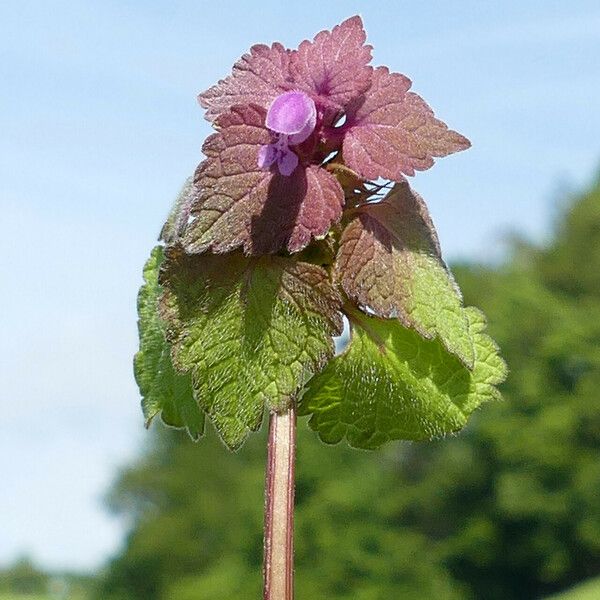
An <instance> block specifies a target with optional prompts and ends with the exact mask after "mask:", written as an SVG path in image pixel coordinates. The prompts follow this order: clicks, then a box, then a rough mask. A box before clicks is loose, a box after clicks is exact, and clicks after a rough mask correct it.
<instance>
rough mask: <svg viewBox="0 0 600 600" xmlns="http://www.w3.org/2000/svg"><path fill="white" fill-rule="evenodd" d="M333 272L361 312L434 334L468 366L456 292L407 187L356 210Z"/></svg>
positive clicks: (422, 209) (464, 321)
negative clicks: (398, 320)
mask: <svg viewBox="0 0 600 600" xmlns="http://www.w3.org/2000/svg"><path fill="white" fill-rule="evenodd" d="M335 270H336V278H337V279H338V280H339V281H340V283H341V285H342V288H343V289H344V291H345V292H346V294H347V295H348V296H349V297H350V298H351V299H353V300H354V301H356V302H357V303H358V304H359V305H361V306H362V307H363V308H368V309H370V310H371V311H372V312H373V313H374V314H375V315H377V316H379V317H387V318H396V317H397V318H398V319H400V321H402V323H403V324H404V325H405V326H407V327H413V328H414V329H416V330H417V331H418V332H419V333H420V334H421V335H423V336H425V337H427V338H432V337H434V336H436V335H437V336H439V338H440V339H441V341H442V342H443V344H444V345H445V346H446V348H447V349H448V350H449V351H450V352H453V353H455V354H456V355H457V356H459V357H460V359H461V360H462V361H463V362H464V363H465V364H466V365H467V366H469V367H472V366H473V360H474V350H473V340H472V337H471V335H470V334H469V322H468V318H467V314H466V312H465V310H464V308H463V306H462V299H461V296H460V292H459V290H458V287H457V285H456V283H455V281H454V278H453V277H452V275H451V273H450V272H449V271H448V269H447V268H446V265H445V264H444V262H443V261H442V258H441V254H440V247H439V243H438V239H437V235H436V232H435V229H434V226H433V223H432V221H431V218H430V216H429V212H428V210H427V206H426V205H425V203H424V202H423V200H422V199H421V198H420V197H419V196H418V194H416V193H415V192H413V191H412V190H411V189H410V186H409V185H408V183H406V182H402V183H398V184H396V186H395V187H394V188H393V190H391V191H390V193H389V194H388V195H387V197H386V198H385V199H384V200H383V201H382V202H378V203H376V204H367V205H364V206H361V207H360V208H358V209H357V211H356V213H355V216H354V218H353V219H352V220H351V221H350V222H349V224H348V226H347V227H346V229H345V230H344V232H343V234H342V237H341V240H340V247H339V252H338V255H337V259H336V268H335Z"/></svg>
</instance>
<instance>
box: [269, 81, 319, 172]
mask: <svg viewBox="0 0 600 600" xmlns="http://www.w3.org/2000/svg"><path fill="white" fill-rule="evenodd" d="M316 123H317V109H316V107H315V103H314V102H313V101H312V100H311V98H309V97H308V96H307V95H306V94H305V93H303V92H285V93H284V94H281V96H277V98H275V100H273V102H272V103H271V106H270V107H269V110H268V111H267V119H266V125H267V127H268V128H269V129H270V130H271V131H272V132H273V133H274V134H275V141H273V142H271V143H270V144H266V145H265V146H262V147H261V149H260V150H259V152H258V166H259V167H260V168H261V169H264V168H267V167H270V166H271V165H272V164H274V163H277V168H278V169H279V172H280V173H281V174H282V175H291V174H292V173H293V171H294V169H295V168H296V167H297V166H298V155H297V154H295V153H294V151H293V150H292V149H291V148H290V146H297V145H298V144H301V143H302V142H304V141H305V140H306V139H307V138H308V136H309V135H310V134H311V133H312V132H313V131H314V129H315V125H316Z"/></svg>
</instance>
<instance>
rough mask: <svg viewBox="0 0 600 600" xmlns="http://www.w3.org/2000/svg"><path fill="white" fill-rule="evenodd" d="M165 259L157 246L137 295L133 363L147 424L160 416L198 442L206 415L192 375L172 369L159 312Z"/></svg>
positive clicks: (169, 351) (147, 265) (147, 264)
mask: <svg viewBox="0 0 600 600" xmlns="http://www.w3.org/2000/svg"><path fill="white" fill-rule="evenodd" d="M162 260H163V249H162V247H160V246H157V247H156V248H154V250H152V254H151V255H150V258H149V259H148V262H147V263H146V265H145V266H144V281H145V283H144V285H143V286H142V287H141V289H140V292H139V294H138V315H139V320H138V330H139V337H140V350H139V352H138V353H137V354H136V355H135V358H134V362H133V365H134V373H135V379H136V381H137V383H138V386H139V388H140V393H141V394H142V398H143V399H142V410H143V412H144V417H145V418H146V424H147V425H149V424H150V422H151V421H152V419H153V418H154V417H155V416H156V415H158V414H159V413H160V414H161V417H162V420H163V422H164V423H165V424H167V425H170V426H172V427H177V428H184V427H185V428H187V430H188V433H189V434H190V436H191V437H192V439H198V438H199V437H200V436H201V435H202V433H203V431H204V414H203V413H202V411H201V410H200V408H199V406H198V404H197V402H196V401H195V400H194V398H193V395H192V384H191V378H190V376H189V375H181V374H179V373H177V372H176V371H175V370H174V369H173V365H172V363H171V349H170V346H169V344H168V343H167V341H166V339H165V327H164V323H163V322H162V320H161V318H160V316H159V313H158V299H159V296H160V294H161V292H162V290H161V286H160V285H159V283H158V272H159V267H160V265H161V263H162Z"/></svg>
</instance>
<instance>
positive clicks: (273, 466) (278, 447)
mask: <svg viewBox="0 0 600 600" xmlns="http://www.w3.org/2000/svg"><path fill="white" fill-rule="evenodd" d="M295 454H296V412H295V409H294V408H293V407H292V408H290V409H289V410H288V411H287V412H285V413H271V417H270V420H269V445H268V452H267V472H266V480H265V546H264V591H263V599H264V600H293V598H294V461H295Z"/></svg>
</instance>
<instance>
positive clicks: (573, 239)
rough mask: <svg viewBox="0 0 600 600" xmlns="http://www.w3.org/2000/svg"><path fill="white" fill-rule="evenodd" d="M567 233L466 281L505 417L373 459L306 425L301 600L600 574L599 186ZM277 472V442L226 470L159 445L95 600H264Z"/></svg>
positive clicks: (143, 463)
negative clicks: (266, 514) (486, 335)
mask: <svg viewBox="0 0 600 600" xmlns="http://www.w3.org/2000/svg"><path fill="white" fill-rule="evenodd" d="M557 223H558V225H557V228H556V232H555V234H554V237H553V239H552V240H551V241H550V242H549V243H548V244H547V245H546V246H544V247H535V246H532V245H530V244H527V243H524V242H515V243H514V245H513V249H512V253H511V255H510V257H509V259H508V260H507V261H506V262H505V263H504V264H502V265H501V266H497V267H490V266H476V265H470V264H464V265H458V266H455V268H454V271H455V274H456V276H457V279H458V281H459V283H460V285H461V287H462V289H463V291H464V293H465V300H466V303H467V304H468V305H470V304H473V305H476V306H479V307H481V308H482V309H483V310H484V312H485V313H486V314H487V315H488V318H489V331H490V334H491V335H492V336H493V337H494V338H495V339H497V340H498V342H499V344H500V345H501V348H502V351H503V354H504V356H505V358H506V359H507V362H508V364H509V368H510V374H509V378H508V380H507V382H506V384H505V385H504V386H503V393H504V397H505V400H504V402H502V403H496V404H493V405H491V404H488V405H486V406H484V407H483V408H482V409H481V410H479V411H478V413H477V414H476V415H475V416H474V418H473V420H472V422H471V424H470V425H469V426H468V428H467V430H466V431H465V432H463V433H461V434H460V435H458V436H457V437H455V438H450V439H445V440H440V441H437V442H434V443H424V444H391V445H388V446H387V447H385V448H384V449H383V450H382V451H380V452H374V453H367V452H361V451H357V450H351V449H349V448H347V447H346V446H345V445H339V446H335V447H327V446H324V445H323V444H322V443H320V442H319V441H318V440H317V438H316V436H315V435H314V434H313V433H312V432H310V431H308V429H307V427H306V425H305V423H304V421H303V420H301V422H300V423H299V429H300V431H299V441H298V463H297V476H298V481H297V513H296V549H297V550H296V592H297V597H298V598H299V599H302V598H330V599H339V600H342V599H343V600H350V599H352V600H378V599H380V598H405V599H412V598H414V599H415V600H416V599H422V598H433V597H439V598H444V599H448V600H453V599H459V598H460V599H470V598H485V599H486V600H496V599H498V600H500V599H503V600H510V599H520V598H537V597H542V596H544V595H548V594H550V593H553V592H555V591H557V590H560V589H564V588H566V587H569V586H571V585H573V584H575V583H576V582H578V581H580V580H583V579H586V578H588V577H592V576H595V575H599V574H600V493H599V490H600V460H599V450H600V393H599V391H598V390H600V185H596V186H594V187H593V188H592V189H591V190H590V191H589V192H588V193H586V194H584V195H583V196H581V197H578V198H576V199H575V200H574V201H573V202H572V203H571V204H570V206H569V207H568V209H566V210H565V211H564V214H562V215H561V216H560V218H559V219H558V221H557ZM265 428H266V427H263V429H265ZM264 459H265V432H264V431H263V432H262V433H261V434H260V435H257V436H254V437H253V438H252V439H251V440H250V441H249V443H247V444H246V446H245V447H244V448H243V449H242V450H241V451H240V452H239V453H238V454H234V455H231V454H229V453H228V452H227V451H225V449H224V448H223V447H222V445H221V443H220V442H219V441H218V440H217V439H216V436H215V435H213V434H209V435H207V436H206V437H205V438H203V439H202V440H201V441H200V442H199V443H197V444H194V443H193V442H191V441H190V440H189V439H188V438H187V437H186V436H185V435H184V434H182V433H180V432H172V431H167V430H163V429H162V428H160V427H157V428H156V429H155V431H154V433H153V434H152V438H151V442H150V443H149V445H148V448H147V451H146V452H145V453H144V455H143V456H142V458H141V459H140V460H139V462H138V463H137V464H135V465H133V466H132V467H131V468H128V469H126V470H125V471H123V472H122V474H121V476H120V477H119V479H118V481H117V483H116V484H115V486H114V489H113V491H112V493H111V496H110V505H111V507H112V508H113V510H115V511H116V512H117V513H119V514H121V515H122V516H124V518H126V519H128V521H129V524H130V534H129V536H128V538H127V540H126V543H125V546H124V548H123V550H122V552H121V554H120V555H119V556H117V557H115V558H114V560H113V561H112V562H111V563H110V565H109V566H108V568H107V570H106V572H105V573H104V574H103V577H102V579H101V582H100V584H99V587H98V590H97V597H98V598H102V599H103V600H125V599H127V600H137V599H140V600H141V599H144V600H167V599H168V600H201V599H211V600H219V599H223V600H225V599H231V598H258V597H260V588H261V563H262V508H263V477H264Z"/></svg>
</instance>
